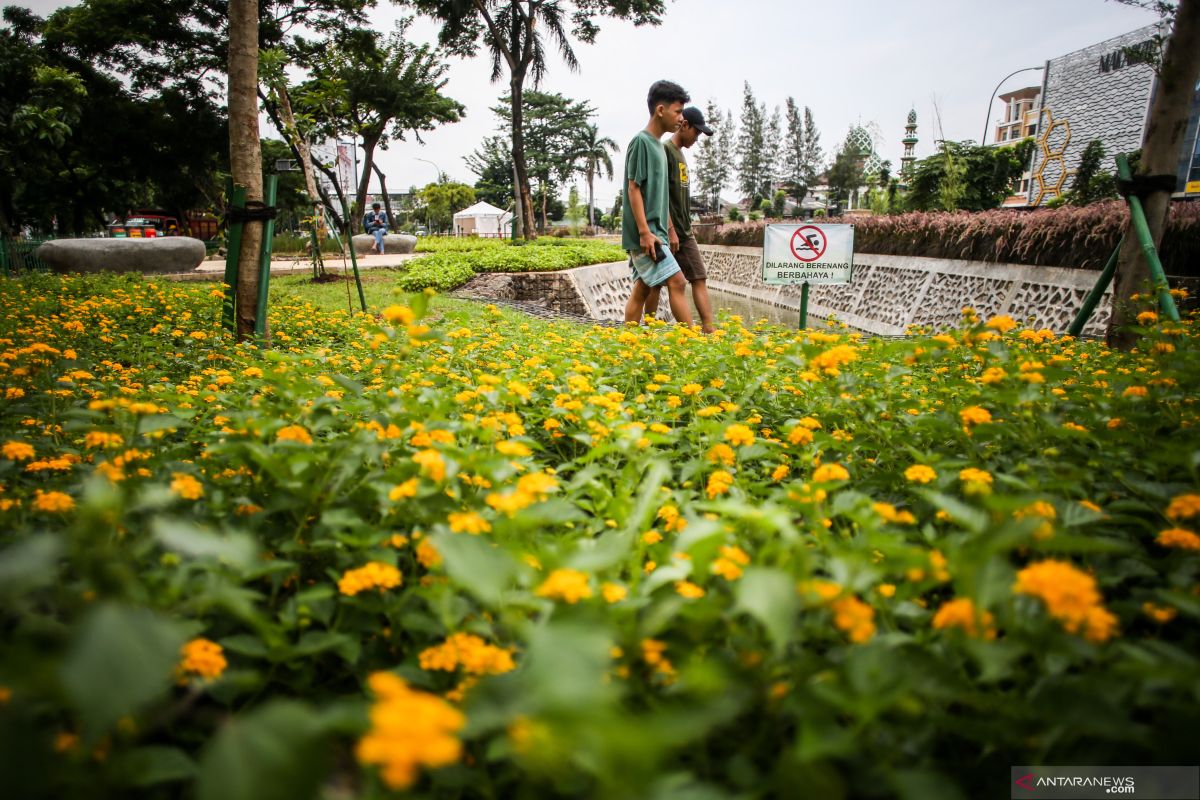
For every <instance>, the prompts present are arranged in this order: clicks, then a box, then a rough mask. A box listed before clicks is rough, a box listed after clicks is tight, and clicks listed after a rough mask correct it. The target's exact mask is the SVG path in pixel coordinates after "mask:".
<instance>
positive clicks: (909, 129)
mask: <svg viewBox="0 0 1200 800" xmlns="http://www.w3.org/2000/svg"><path fill="white" fill-rule="evenodd" d="M900 141H901V142H903V143H904V157H903V158H901V159H900V186H901V188H904V189H907V188H908V182H909V180H911V178H912V169H913V164H915V163H916V161H917V157H916V156H915V155H913V148H915V147H916V146H917V110H916V109H915V108H914V109H912V110H911V111H909V112H908V124H907V125H905V126H904V138H903V139H901V140H900Z"/></svg>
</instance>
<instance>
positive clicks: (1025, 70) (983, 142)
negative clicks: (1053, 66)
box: [979, 67, 1045, 145]
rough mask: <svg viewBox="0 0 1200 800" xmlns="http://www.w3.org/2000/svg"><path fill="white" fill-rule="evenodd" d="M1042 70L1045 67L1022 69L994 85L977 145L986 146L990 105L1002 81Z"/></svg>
mask: <svg viewBox="0 0 1200 800" xmlns="http://www.w3.org/2000/svg"><path fill="white" fill-rule="evenodd" d="M1042 69H1045V67H1024V68H1022V69H1019V70H1016V71H1015V72H1010V73H1009V74H1008V75H1005V76H1004V80H1002V81H1000V82H999V83H997V84H996V88H995V89H992V96H991V97H990V98H988V107H987V118H986V119H984V121H983V136H982V137H981V138H980V139H979V144H981V145H986V144H987V132H988V128H989V127H991V124H992V103H994V102H995V101H996V92H998V91H1000V87H1001V86H1003V85H1004V81H1006V80H1008V79H1009V78H1011V77H1012V76H1013V75H1020V74H1021V73H1022V72H1033V71H1034V70H1042Z"/></svg>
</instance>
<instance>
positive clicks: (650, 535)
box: [642, 530, 663, 544]
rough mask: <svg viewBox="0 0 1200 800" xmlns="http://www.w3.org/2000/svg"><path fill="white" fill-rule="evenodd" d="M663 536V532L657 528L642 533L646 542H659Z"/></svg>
mask: <svg viewBox="0 0 1200 800" xmlns="http://www.w3.org/2000/svg"><path fill="white" fill-rule="evenodd" d="M662 538H663V537H662V534H661V533H659V532H658V531H656V530H648V531H646V532H645V533H643V534H642V541H643V542H645V543H646V544H658V543H659V542H661V541H662Z"/></svg>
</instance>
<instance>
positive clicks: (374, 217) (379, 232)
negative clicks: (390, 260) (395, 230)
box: [363, 203, 388, 253]
mask: <svg viewBox="0 0 1200 800" xmlns="http://www.w3.org/2000/svg"><path fill="white" fill-rule="evenodd" d="M363 230H365V231H366V232H367V233H369V234H371V235H372V236H374V237H375V244H374V245H373V246H372V247H371V252H372V253H382V252H383V237H384V235H385V234H386V233H387V230H388V218H387V212H386V211H382V210H381V206H380V205H379V203H372V204H371V210H370V211H368V212H367V213H366V214H364V215H363Z"/></svg>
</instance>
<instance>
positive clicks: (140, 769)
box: [113, 747, 196, 786]
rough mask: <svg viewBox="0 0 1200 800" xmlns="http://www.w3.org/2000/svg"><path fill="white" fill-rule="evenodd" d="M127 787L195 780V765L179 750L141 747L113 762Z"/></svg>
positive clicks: (115, 769)
mask: <svg viewBox="0 0 1200 800" xmlns="http://www.w3.org/2000/svg"><path fill="white" fill-rule="evenodd" d="M113 771H114V772H116V773H118V774H120V775H121V776H122V778H123V783H124V784H125V785H126V786H153V785H154V784H157V783H167V782H169V781H182V780H188V779H190V778H193V777H195V775H196V762H195V761H193V760H192V759H191V758H190V757H189V756H188V754H187V753H185V752H183V751H182V750H180V749H179V748H177V747H139V748H137V749H136V750H131V751H129V752H128V753H125V754H123V755H121V756H120V757H119V758H117V759H115V760H114V763H113Z"/></svg>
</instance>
